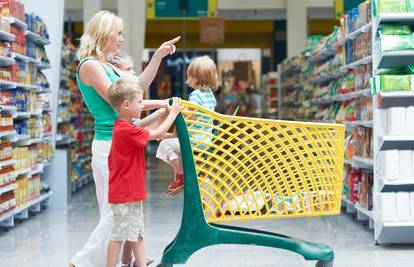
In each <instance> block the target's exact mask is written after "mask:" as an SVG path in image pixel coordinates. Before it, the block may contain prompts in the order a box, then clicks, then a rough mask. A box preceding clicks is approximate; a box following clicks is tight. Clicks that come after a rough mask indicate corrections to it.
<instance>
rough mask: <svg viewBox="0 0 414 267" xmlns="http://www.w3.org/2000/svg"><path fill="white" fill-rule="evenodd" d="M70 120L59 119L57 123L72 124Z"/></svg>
mask: <svg viewBox="0 0 414 267" xmlns="http://www.w3.org/2000/svg"><path fill="white" fill-rule="evenodd" d="M70 120H71V119H70V118H57V123H66V122H70Z"/></svg>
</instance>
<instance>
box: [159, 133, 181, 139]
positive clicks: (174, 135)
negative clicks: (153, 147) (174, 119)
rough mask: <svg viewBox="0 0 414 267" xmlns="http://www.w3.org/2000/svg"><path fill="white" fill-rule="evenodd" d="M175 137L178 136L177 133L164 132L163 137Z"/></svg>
mask: <svg viewBox="0 0 414 267" xmlns="http://www.w3.org/2000/svg"><path fill="white" fill-rule="evenodd" d="M174 137H177V134H176V133H166V134H164V136H163V137H162V139H168V138H174Z"/></svg>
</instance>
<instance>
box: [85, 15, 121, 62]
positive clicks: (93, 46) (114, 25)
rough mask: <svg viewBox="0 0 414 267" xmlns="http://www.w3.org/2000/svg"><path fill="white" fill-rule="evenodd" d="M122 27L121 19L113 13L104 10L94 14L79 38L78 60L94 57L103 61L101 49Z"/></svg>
mask: <svg viewBox="0 0 414 267" xmlns="http://www.w3.org/2000/svg"><path fill="white" fill-rule="evenodd" d="M122 27H123V22H122V19H121V18H120V17H118V16H117V15H115V14H114V13H112V12H109V11H106V10H102V11H99V12H98V13H96V14H95V15H94V16H93V17H92V18H91V20H90V21H89V22H88V24H87V25H86V30H85V32H84V33H83V35H82V37H81V40H80V46H79V50H78V53H77V57H78V59H79V60H82V59H83V58H85V57H88V56H94V57H96V58H97V59H98V60H105V56H104V54H103V52H102V49H103V48H104V47H105V46H106V45H107V43H108V39H109V37H111V35H113V34H117V32H118V31H120V30H121V29H122Z"/></svg>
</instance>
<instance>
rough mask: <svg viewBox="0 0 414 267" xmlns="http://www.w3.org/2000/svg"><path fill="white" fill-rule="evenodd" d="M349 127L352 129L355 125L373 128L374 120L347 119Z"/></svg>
mask: <svg viewBox="0 0 414 267" xmlns="http://www.w3.org/2000/svg"><path fill="white" fill-rule="evenodd" d="M344 124H345V126H346V128H347V129H352V128H355V127H365V128H373V127H374V122H373V121H346V122H344Z"/></svg>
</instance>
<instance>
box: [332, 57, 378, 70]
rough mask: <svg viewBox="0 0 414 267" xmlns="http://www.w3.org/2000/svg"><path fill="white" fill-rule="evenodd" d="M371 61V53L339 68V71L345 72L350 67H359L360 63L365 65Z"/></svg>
mask: <svg viewBox="0 0 414 267" xmlns="http://www.w3.org/2000/svg"><path fill="white" fill-rule="evenodd" d="M370 63H372V55H369V56H366V57H364V58H361V59H360V60H357V61H354V62H352V63H349V64H347V65H345V66H343V67H341V68H340V69H339V71H340V72H346V71H348V70H350V69H355V68H356V67H359V66H361V65H366V64H370Z"/></svg>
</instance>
